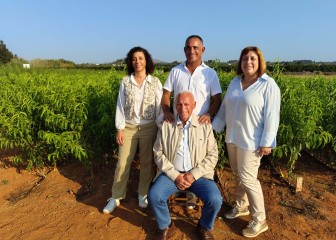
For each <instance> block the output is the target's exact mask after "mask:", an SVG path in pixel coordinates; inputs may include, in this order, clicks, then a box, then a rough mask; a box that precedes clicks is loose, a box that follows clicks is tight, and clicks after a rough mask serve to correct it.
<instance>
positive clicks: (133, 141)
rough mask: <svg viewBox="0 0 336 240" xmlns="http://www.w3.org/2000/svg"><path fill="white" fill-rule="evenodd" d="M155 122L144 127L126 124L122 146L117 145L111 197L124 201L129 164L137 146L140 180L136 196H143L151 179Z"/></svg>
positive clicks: (155, 132) (155, 131) (155, 130)
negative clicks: (117, 151) (116, 161)
mask: <svg viewBox="0 0 336 240" xmlns="http://www.w3.org/2000/svg"><path fill="white" fill-rule="evenodd" d="M156 134H157V125H156V122H155V121H153V122H152V123H149V124H146V125H139V126H136V125H131V124H127V123H126V126H125V129H124V130H123V135H124V144H123V145H119V153H118V163H117V166H116V170H115V173H114V181H113V186H112V197H113V198H114V199H124V198H125V197H126V191H127V182H128V178H129V174H130V169H131V164H132V161H133V160H134V157H135V154H136V150H137V147H138V145H139V159H140V179H139V185H138V194H139V195H141V196H145V195H147V193H148V190H149V186H150V184H151V181H152V179H153V145H154V142H155V139H156Z"/></svg>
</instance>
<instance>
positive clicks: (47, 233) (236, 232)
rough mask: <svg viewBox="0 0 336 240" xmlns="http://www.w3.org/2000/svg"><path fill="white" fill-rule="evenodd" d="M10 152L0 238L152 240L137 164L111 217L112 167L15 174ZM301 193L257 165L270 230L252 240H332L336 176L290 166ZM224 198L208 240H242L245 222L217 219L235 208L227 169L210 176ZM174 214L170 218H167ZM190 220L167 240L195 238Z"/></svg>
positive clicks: (179, 211)
mask: <svg viewBox="0 0 336 240" xmlns="http://www.w3.org/2000/svg"><path fill="white" fill-rule="evenodd" d="M11 155H12V153H11V152H6V151H2V152H0V216H1V217H0V239H3V240H8V239H25V240H29V239H32V240H39V239H41V240H44V239H48V240H49V239H89V240H92V239H94V240H95V239H126V240H128V239H130V240H131V239H136V240H138V239H147V240H149V239H154V237H155V234H156V224H155V221H154V220H153V217H152V214H151V213H150V210H149V209H145V210H143V209H141V208H139V207H138V204H137V193H136V191H137V181H138V169H139V166H138V163H137V161H134V162H133V165H132V171H131V176H130V180H129V188H128V193H127V194H128V195H127V198H126V199H125V200H123V201H122V202H121V206H119V207H118V208H117V209H116V210H115V211H114V212H113V213H112V214H110V215H105V214H103V213H102V208H103V207H104V206H105V204H106V200H107V199H108V198H109V197H110V191H111V184H112V180H113V174H114V168H115V163H116V162H115V161H111V162H110V164H109V165H108V166H106V167H104V168H102V169H100V170H99V171H98V172H97V173H96V174H95V175H94V177H91V175H90V174H88V172H87V171H86V170H85V168H84V167H83V166H81V164H79V163H71V164H64V165H62V166H58V167H57V168H56V169H50V168H44V169H40V170H34V171H27V170H22V169H20V168H18V167H14V166H13V165H12V162H11ZM296 169H297V170H296V174H297V175H300V176H302V177H303V191H302V192H297V193H296V192H295V191H294V189H293V186H292V187H291V186H289V185H288V183H287V182H286V181H284V180H283V179H282V178H281V177H280V176H279V174H277V173H275V172H274V171H273V170H272V169H271V168H270V167H269V165H268V164H267V161H266V160H265V161H264V160H263V164H262V166H261V168H260V172H259V176H260V181H261V183H262V187H263V191H264V196H265V204H266V213H267V217H268V225H269V230H268V231H267V232H265V233H263V234H261V235H259V236H258V237H257V239H310V240H313V239H318V240H323V239H326V240H327V239H328V240H330V239H336V229H335V223H336V221H335V219H336V209H335V206H336V195H335V193H336V176H335V171H334V170H331V169H329V168H327V167H325V166H324V165H322V164H321V163H319V162H318V161H316V160H314V159H313V158H311V157H310V156H309V155H305V154H304V155H303V156H302V157H301V159H300V160H299V162H298V166H297V167H296ZM217 175H218V180H219V181H218V186H219V187H220V189H221V191H222V195H223V199H224V201H223V205H222V209H221V211H220V213H219V215H218V218H217V219H216V222H215V226H214V230H213V235H214V237H215V239H245V238H244V237H243V236H242V235H241V230H242V229H243V228H244V227H245V226H246V225H247V223H248V221H249V220H250V217H249V216H245V217H240V218H237V219H233V220H227V219H223V218H222V216H223V212H224V211H227V210H228V209H229V206H230V205H231V204H233V203H234V192H235V188H234V178H233V175H232V173H231V171H230V169H229V167H228V166H226V167H224V169H221V170H218V171H217ZM173 212H174V214H175V216H191V217H199V216H200V213H199V212H198V211H197V210H186V209H185V208H182V207H174V209H173ZM172 214H173V213H172ZM196 224H197V220H176V225H177V228H178V230H177V232H176V233H175V234H174V236H173V238H172V239H173V240H180V239H198V237H197V235H196V233H195V227H196Z"/></svg>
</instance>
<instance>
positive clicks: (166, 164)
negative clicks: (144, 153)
mask: <svg viewBox="0 0 336 240" xmlns="http://www.w3.org/2000/svg"><path fill="white" fill-rule="evenodd" d="M167 124H170V123H166V122H164V123H163V125H162V128H161V129H159V130H158V133H157V137H156V140H155V143H154V146H153V152H154V162H155V164H156V165H157V167H158V169H159V171H161V172H164V173H165V174H166V175H167V176H168V177H169V178H170V179H171V180H172V181H175V179H176V178H177V177H178V175H179V174H180V172H179V171H177V170H176V169H175V168H174V165H173V163H172V162H171V161H169V159H168V156H166V153H165V151H166V150H165V149H167V147H166V145H168V144H169V143H167V142H166V141H169V140H168V138H167V137H165V138H163V137H162V132H163V131H167V129H166V128H167Z"/></svg>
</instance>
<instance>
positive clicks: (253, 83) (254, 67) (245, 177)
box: [212, 46, 280, 237]
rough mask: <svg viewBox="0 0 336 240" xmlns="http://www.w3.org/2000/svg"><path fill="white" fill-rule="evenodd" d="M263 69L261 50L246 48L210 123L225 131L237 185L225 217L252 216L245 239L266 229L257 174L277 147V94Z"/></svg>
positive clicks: (215, 128)
mask: <svg viewBox="0 0 336 240" xmlns="http://www.w3.org/2000/svg"><path fill="white" fill-rule="evenodd" d="M265 70H266V63H265V60H264V57H263V55H262V53H261V51H260V49H259V48H257V47H254V46H251V47H246V48H244V49H243V50H242V52H241V54H240V57H239V62H238V65H237V74H238V76H237V77H236V78H234V79H233V80H232V81H231V82H230V85H229V87H228V89H227V92H226V94H225V97H224V100H223V102H222V105H221V107H220V110H219V112H218V113H217V115H216V117H215V119H214V120H213V122H212V126H213V128H214V130H216V131H217V132H221V131H222V130H223V128H224V126H226V134H225V142H226V144H227V150H228V155H229V161H230V166H231V169H232V171H233V173H234V174H235V177H236V183H237V189H236V204H235V206H234V207H233V208H232V209H231V210H230V211H229V212H227V213H225V214H224V216H225V217H226V218H228V219H233V218H236V217H239V216H245V215H249V214H250V213H251V215H252V220H251V221H250V222H249V224H248V225H247V228H245V229H244V230H243V232H242V234H243V235H244V236H245V237H256V236H257V235H259V234H260V233H262V232H265V231H267V229H268V225H267V223H266V213H265V206H264V197H263V192H262V189H261V185H260V182H259V180H258V169H259V166H260V160H261V158H262V156H264V155H268V154H270V153H271V151H272V149H273V148H275V146H276V135H277V131H278V127H279V121H280V89H279V87H278V85H277V84H276V82H275V81H274V79H273V78H271V77H269V76H268V75H267V74H266V73H265Z"/></svg>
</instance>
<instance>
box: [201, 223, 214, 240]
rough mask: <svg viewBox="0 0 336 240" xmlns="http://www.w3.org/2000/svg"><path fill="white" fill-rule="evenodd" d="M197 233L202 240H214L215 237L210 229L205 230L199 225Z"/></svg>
mask: <svg viewBox="0 0 336 240" xmlns="http://www.w3.org/2000/svg"><path fill="white" fill-rule="evenodd" d="M197 233H198V236H199V237H200V238H201V239H202V240H213V239H214V237H213V236H212V234H211V231H210V230H208V229H205V228H204V227H202V226H201V225H199V224H198V225H197Z"/></svg>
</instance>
